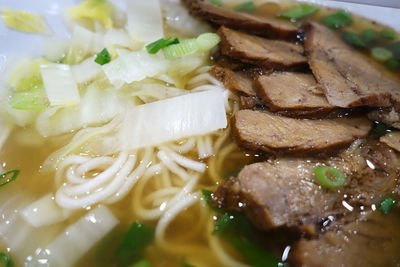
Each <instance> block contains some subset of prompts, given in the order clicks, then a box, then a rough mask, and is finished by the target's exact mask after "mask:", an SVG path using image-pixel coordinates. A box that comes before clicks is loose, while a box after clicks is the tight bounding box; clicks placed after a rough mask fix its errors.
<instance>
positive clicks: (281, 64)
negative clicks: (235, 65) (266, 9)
mask: <svg viewBox="0 0 400 267" xmlns="http://www.w3.org/2000/svg"><path fill="white" fill-rule="evenodd" d="M217 33H218V34H219V35H220V36H221V42H220V44H219V46H220V48H221V53H222V54H223V55H225V56H229V57H231V58H234V59H237V60H240V61H242V62H245V63H249V64H252V65H256V66H259V67H262V68H273V69H279V70H282V69H300V68H304V67H306V66H307V58H306V57H305V56H304V49H303V47H302V46H300V45H296V44H293V43H289V42H285V41H277V40H269V39H265V38H261V37H257V36H254V35H249V34H245V33H241V32H238V31H235V30H231V29H229V28H226V27H221V28H220V29H219V30H218V32H217Z"/></svg>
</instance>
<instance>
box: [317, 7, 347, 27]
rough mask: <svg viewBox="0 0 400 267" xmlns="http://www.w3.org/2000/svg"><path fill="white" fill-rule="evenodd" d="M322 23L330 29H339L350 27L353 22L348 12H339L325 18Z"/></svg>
mask: <svg viewBox="0 0 400 267" xmlns="http://www.w3.org/2000/svg"><path fill="white" fill-rule="evenodd" d="M322 22H323V23H324V24H325V25H326V26H328V27H329V28H332V29H337V28H340V27H343V26H346V25H349V24H350V23H352V22H353V20H352V19H351V17H350V16H349V14H348V13H347V12H346V11H344V10H339V11H338V12H337V13H335V14H333V15H330V16H327V17H325V18H323V19H322Z"/></svg>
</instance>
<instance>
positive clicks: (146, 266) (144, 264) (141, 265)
mask: <svg viewBox="0 0 400 267" xmlns="http://www.w3.org/2000/svg"><path fill="white" fill-rule="evenodd" d="M130 267H151V263H150V261H149V260H148V259H142V260H140V261H138V262H136V263H134V264H132V265H130Z"/></svg>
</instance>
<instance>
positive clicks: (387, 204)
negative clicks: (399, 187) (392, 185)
mask: <svg viewBox="0 0 400 267" xmlns="http://www.w3.org/2000/svg"><path fill="white" fill-rule="evenodd" d="M395 205H396V199H394V198H393V197H392V196H387V197H386V198H385V199H384V200H383V201H382V202H381V203H380V204H379V210H380V211H381V212H382V213H383V214H385V215H387V214H388V213H389V212H390V210H391V209H393V207H394V206H395Z"/></svg>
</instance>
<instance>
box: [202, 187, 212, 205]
mask: <svg viewBox="0 0 400 267" xmlns="http://www.w3.org/2000/svg"><path fill="white" fill-rule="evenodd" d="M201 192H202V194H203V198H204V201H205V202H206V203H207V205H209V206H210V207H212V191H211V190H207V189H202V190H201Z"/></svg>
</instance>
